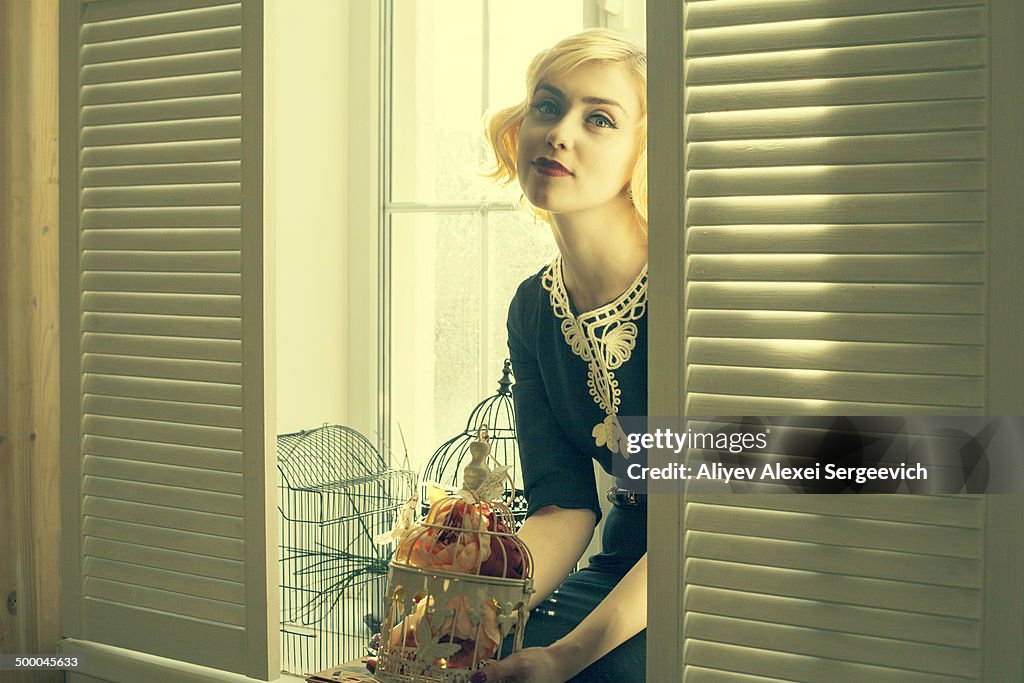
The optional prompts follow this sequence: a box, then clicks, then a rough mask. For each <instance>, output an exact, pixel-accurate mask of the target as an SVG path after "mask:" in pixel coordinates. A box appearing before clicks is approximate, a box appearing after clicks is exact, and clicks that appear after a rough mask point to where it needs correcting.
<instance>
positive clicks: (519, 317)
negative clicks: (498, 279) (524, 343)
mask: <svg viewBox="0 0 1024 683" xmlns="http://www.w3.org/2000/svg"><path fill="white" fill-rule="evenodd" d="M550 268H551V264H550V263H548V264H546V265H544V267H542V268H541V269H540V270H538V271H537V272H536V273H534V274H533V275H531V276H529V277H528V278H526V279H525V280H523V281H522V282H520V283H519V286H518V287H517V288H516V293H515V296H513V297H512V303H511V304H510V305H509V308H508V320H509V324H510V325H511V324H514V323H518V322H521V321H526V320H535V319H536V317H537V314H538V312H539V311H540V310H541V305H542V304H546V302H547V300H548V292H547V290H546V289H545V288H544V276H545V275H546V274H547V272H548V270H549V269H550Z"/></svg>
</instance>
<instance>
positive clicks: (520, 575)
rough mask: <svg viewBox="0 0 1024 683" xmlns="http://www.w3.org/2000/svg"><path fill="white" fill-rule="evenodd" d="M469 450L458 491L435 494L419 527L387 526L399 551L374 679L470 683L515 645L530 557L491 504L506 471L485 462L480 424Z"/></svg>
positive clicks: (528, 587)
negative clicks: (467, 461)
mask: <svg viewBox="0 0 1024 683" xmlns="http://www.w3.org/2000/svg"><path fill="white" fill-rule="evenodd" d="M470 450H471V452H472V454H473V458H472V462H471V463H470V464H469V465H468V466H467V467H466V469H465V478H464V485H463V488H462V489H461V490H460V491H458V492H457V493H456V494H455V495H453V496H444V497H442V498H440V499H438V500H436V501H434V503H433V504H432V505H431V507H430V511H429V512H428V513H427V515H426V517H425V518H424V519H423V520H422V521H421V522H419V523H418V524H415V525H413V524H411V523H408V521H407V523H408V526H406V527H405V528H396V530H395V531H394V532H393V535H394V537H395V538H397V540H398V549H397V550H396V551H395V555H394V557H393V558H392V559H391V563H390V565H389V569H388V587H387V591H386V593H385V613H384V620H383V623H382V625H381V647H380V651H379V652H378V655H377V669H376V672H375V674H376V676H377V678H378V679H380V680H382V681H389V682H392V683H398V682H402V683H468V682H469V680H470V677H471V676H472V675H473V673H474V672H476V671H477V670H479V669H480V668H482V667H484V666H486V665H487V664H488V663H489V662H491V661H494V660H496V659H499V658H501V657H503V656H508V655H509V654H511V653H512V652H516V651H518V650H519V649H520V648H521V647H522V640H523V627H524V626H525V625H526V619H527V617H528V615H529V611H528V609H527V606H528V604H529V597H530V594H531V593H532V592H533V578H532V577H533V561H532V558H531V556H530V551H529V549H528V548H527V547H526V545H525V544H524V543H523V542H522V541H521V540H520V539H519V537H518V536H516V534H515V533H514V529H515V521H514V518H513V516H512V513H511V511H510V510H509V508H508V506H507V505H505V504H504V503H501V502H493V501H492V499H493V498H495V497H498V496H501V495H502V494H503V493H504V492H505V491H506V481H507V479H508V470H507V467H505V466H499V467H496V468H495V469H494V470H491V469H489V468H488V467H487V466H486V464H485V461H486V459H487V458H488V457H489V456H490V445H489V443H488V440H487V428H486V425H484V426H482V427H481V430H480V433H479V434H478V438H477V439H476V440H475V441H474V442H473V443H472V444H471V446H470ZM411 503H412V506H410V508H409V509H410V510H414V509H415V504H416V503H415V501H411ZM510 635H511V636H512V637H511V639H510V640H511V643H510V646H508V647H504V643H505V640H506V639H507V638H509V636H510Z"/></svg>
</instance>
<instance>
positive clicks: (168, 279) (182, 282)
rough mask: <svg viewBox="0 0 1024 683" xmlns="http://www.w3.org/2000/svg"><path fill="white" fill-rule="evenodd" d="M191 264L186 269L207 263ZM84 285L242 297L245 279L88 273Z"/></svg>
mask: <svg viewBox="0 0 1024 683" xmlns="http://www.w3.org/2000/svg"><path fill="white" fill-rule="evenodd" d="M210 261H214V262H215V261H216V259H210ZM207 262H208V261H207ZM126 265H127V266H128V268H133V267H138V265H137V264H126ZM190 265H191V266H192V268H190V269H182V270H191V269H201V268H203V266H204V262H203V261H199V262H197V263H193V264H190ZM211 270H212V268H211ZM82 284H83V286H85V287H88V288H89V291H93V292H154V293H159V292H172V293H178V294H196V293H202V294H241V277H240V276H239V274H238V272H237V271H236V272H234V273H231V272H225V273H210V272H203V273H180V272H172V273H166V272H159V271H157V272H152V273H146V272H134V271H131V272H118V271H112V270H103V271H87V272H86V273H85V274H83V276H82Z"/></svg>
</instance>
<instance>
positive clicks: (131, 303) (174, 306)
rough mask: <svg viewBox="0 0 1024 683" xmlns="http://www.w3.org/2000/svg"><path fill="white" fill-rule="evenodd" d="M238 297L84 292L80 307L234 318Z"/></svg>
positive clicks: (239, 306)
mask: <svg viewBox="0 0 1024 683" xmlns="http://www.w3.org/2000/svg"><path fill="white" fill-rule="evenodd" d="M241 306H242V304H241V301H240V297H238V296H228V295H216V294H150V293H143V292H117V293H114V292H86V293H84V294H83V295H82V307H83V308H84V309H86V310H88V311H95V312H98V313H99V312H105V313H151V314H153V315H191V314H197V313H200V312H201V313H203V314H205V315H210V316H221V317H234V318H237V317H239V316H240V315H241V314H242V311H241Z"/></svg>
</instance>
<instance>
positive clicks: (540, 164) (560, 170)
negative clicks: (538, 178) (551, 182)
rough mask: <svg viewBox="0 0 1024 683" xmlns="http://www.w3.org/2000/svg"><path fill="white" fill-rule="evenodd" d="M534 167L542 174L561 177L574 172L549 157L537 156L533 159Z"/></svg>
mask: <svg viewBox="0 0 1024 683" xmlns="http://www.w3.org/2000/svg"><path fill="white" fill-rule="evenodd" d="M533 167H534V168H535V169H537V172H538V173H540V174H541V175H546V176H552V177H561V176H567V175H572V172H571V171H570V170H569V169H567V168H566V167H565V166H562V164H560V163H558V162H557V161H555V160H554V159H549V158H548V157H537V158H536V159H534V160H533Z"/></svg>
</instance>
